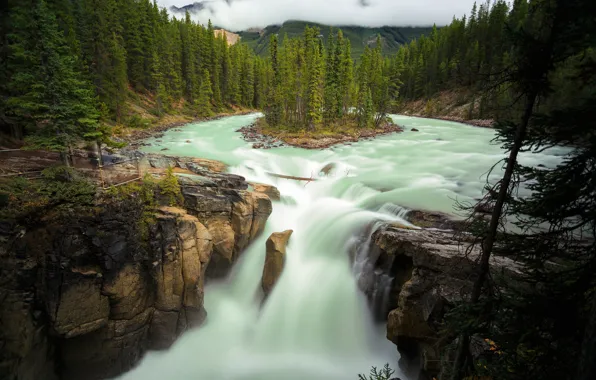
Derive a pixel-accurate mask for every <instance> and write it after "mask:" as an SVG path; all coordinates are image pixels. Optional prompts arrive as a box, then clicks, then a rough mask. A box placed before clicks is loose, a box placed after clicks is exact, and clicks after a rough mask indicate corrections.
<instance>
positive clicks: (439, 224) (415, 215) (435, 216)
mask: <svg viewBox="0 0 596 380" xmlns="http://www.w3.org/2000/svg"><path fill="white" fill-rule="evenodd" d="M406 219H407V220H408V222H410V223H412V224H414V225H415V226H418V227H422V228H437V229H440V230H454V231H460V230H462V229H463V228H464V227H465V225H464V224H465V221H463V220H458V219H454V218H453V217H452V216H450V215H447V214H444V213H442V212H437V211H425V210H412V211H408V213H407V214H406Z"/></svg>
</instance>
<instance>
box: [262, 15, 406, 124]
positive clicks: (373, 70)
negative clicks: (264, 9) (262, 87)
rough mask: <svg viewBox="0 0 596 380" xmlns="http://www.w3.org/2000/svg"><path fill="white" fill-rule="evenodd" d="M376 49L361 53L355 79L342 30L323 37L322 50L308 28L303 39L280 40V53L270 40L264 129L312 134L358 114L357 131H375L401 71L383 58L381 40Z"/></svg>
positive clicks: (396, 90)
mask: <svg viewBox="0 0 596 380" xmlns="http://www.w3.org/2000/svg"><path fill="white" fill-rule="evenodd" d="M376 46H377V47H375V48H374V49H372V50H371V49H368V48H366V49H365V51H364V54H363V55H362V57H361V60H360V65H358V68H357V70H356V71H357V75H356V76H355V75H354V62H353V60H352V58H351V51H352V50H351V44H350V40H349V39H347V38H345V37H344V34H343V32H342V31H341V30H338V31H337V32H334V31H331V32H330V33H329V34H328V41H327V46H325V44H324V43H323V39H322V37H321V35H320V31H319V29H318V28H316V27H314V28H311V27H308V26H307V27H306V28H305V29H304V34H303V37H302V38H294V39H288V38H286V37H284V41H283V44H282V45H281V48H280V47H279V45H278V39H277V36H276V35H272V36H271V42H270V44H269V48H270V62H271V77H272V83H271V85H270V87H269V92H268V102H267V103H268V104H267V107H266V108H265V116H266V119H267V123H268V125H269V126H271V127H280V126H282V125H283V126H286V127H293V128H295V129H302V128H305V127H306V128H308V129H309V130H311V131H314V130H316V129H318V128H319V125H320V124H324V126H331V125H336V124H337V123H338V122H341V121H342V120H343V119H344V118H347V119H352V118H354V117H355V116H356V115H357V116H358V118H359V119H360V120H361V125H362V127H368V126H375V127H378V126H380V124H381V123H382V122H384V121H385V120H386V115H387V112H388V111H389V110H390V108H391V106H392V105H393V104H394V103H395V102H396V99H397V96H398V95H399V88H400V85H401V82H400V81H399V78H398V74H399V72H400V70H401V66H400V65H397V64H395V63H394V62H391V61H389V60H385V59H384V58H383V56H382V48H381V46H382V42H381V39H380V37H378V38H377V43H376ZM323 128H324V127H323Z"/></svg>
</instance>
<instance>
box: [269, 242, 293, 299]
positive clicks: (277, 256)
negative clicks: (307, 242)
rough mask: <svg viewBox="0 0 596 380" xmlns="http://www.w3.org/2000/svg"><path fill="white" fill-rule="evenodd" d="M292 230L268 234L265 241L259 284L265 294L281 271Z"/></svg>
mask: <svg viewBox="0 0 596 380" xmlns="http://www.w3.org/2000/svg"><path fill="white" fill-rule="evenodd" d="M292 232H293V231H292V230H287V231H284V232H274V233H272V234H271V236H269V239H267V243H266V256H265V265H264V266H263V276H262V278H261V286H262V288H263V292H264V293H265V295H268V294H269V293H270V292H271V290H272V289H273V286H274V285H275V283H276V282H277V280H278V278H279V276H280V275H281V272H282V271H283V268H284V264H285V259H286V246H287V244H288V240H289V239H290V236H292Z"/></svg>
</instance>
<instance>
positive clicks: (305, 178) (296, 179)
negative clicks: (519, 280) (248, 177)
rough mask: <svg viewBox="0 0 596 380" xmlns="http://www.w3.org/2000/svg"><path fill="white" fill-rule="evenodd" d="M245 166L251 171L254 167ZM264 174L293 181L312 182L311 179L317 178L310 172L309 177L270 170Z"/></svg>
mask: <svg viewBox="0 0 596 380" xmlns="http://www.w3.org/2000/svg"><path fill="white" fill-rule="evenodd" d="M246 168H248V169H250V170H253V171H254V170H255V169H253V168H251V167H250V166H246ZM266 174H267V175H270V176H271V177H275V178H282V179H293V180H294V181H305V182H312V181H316V180H317V179H316V178H314V177H313V175H312V174H311V176H310V178H309V177H296V176H293V175H285V174H277V173H270V172H267V173H266Z"/></svg>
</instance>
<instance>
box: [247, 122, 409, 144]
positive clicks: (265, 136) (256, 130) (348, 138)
mask: <svg viewBox="0 0 596 380" xmlns="http://www.w3.org/2000/svg"><path fill="white" fill-rule="evenodd" d="M403 131H404V129H403V128H402V127H400V126H399V125H397V124H393V123H391V122H386V123H384V124H382V125H381V126H380V127H377V128H358V127H357V126H356V125H355V123H352V122H347V123H343V124H341V125H334V126H330V127H327V126H325V127H315V128H314V129H313V130H306V129H299V130H296V129H289V128H273V127H270V126H269V125H267V123H266V122H265V120H264V119H263V118H261V119H258V120H257V121H256V122H255V123H253V124H251V125H249V126H246V127H242V128H240V129H238V130H237V131H236V132H240V133H241V134H242V137H243V138H244V140H245V141H247V142H251V143H253V145H252V147H253V148H254V149H270V148H276V147H280V146H284V145H289V146H295V147H298V148H304V149H325V148H329V147H331V146H334V145H339V144H344V145H350V144H351V143H354V142H358V141H361V140H369V139H373V138H375V137H377V136H383V135H388V134H391V133H400V132H403Z"/></svg>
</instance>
